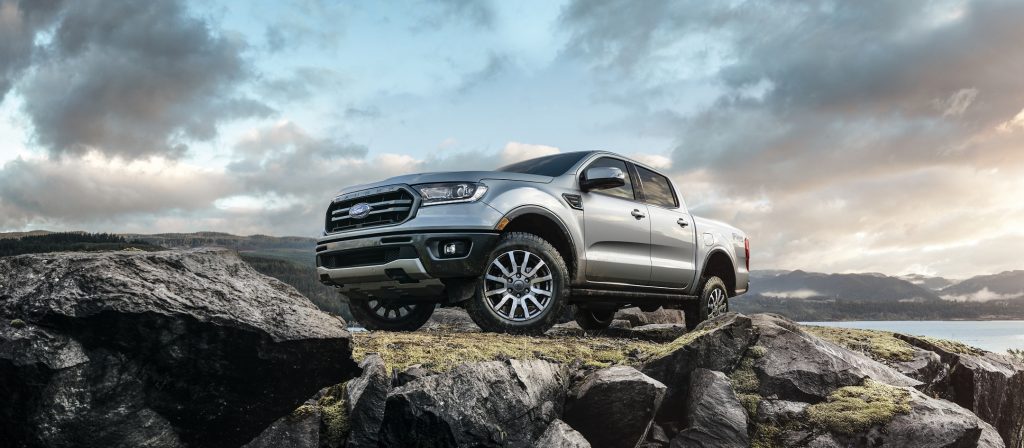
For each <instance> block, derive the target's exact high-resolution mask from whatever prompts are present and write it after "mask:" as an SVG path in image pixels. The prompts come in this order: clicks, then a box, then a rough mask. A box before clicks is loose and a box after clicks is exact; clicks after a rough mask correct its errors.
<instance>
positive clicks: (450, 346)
mask: <svg viewBox="0 0 1024 448" xmlns="http://www.w3.org/2000/svg"><path fill="white" fill-rule="evenodd" d="M353 339H354V340H355V341H354V342H355V349H354V351H353V357H354V358H355V359H356V360H357V361H361V360H362V359H363V358H365V357H366V356H367V355H368V354H370V353H377V354H379V355H380V357H381V358H382V359H383V360H384V362H385V364H387V365H388V367H389V368H390V369H392V370H393V371H402V370H405V369H406V368H408V367H409V366H412V365H416V364H419V365H421V366H422V367H423V368H425V369H428V370H432V371H436V372H444V371H448V370H451V369H452V368H454V367H455V366H457V365H459V364H464V363H469V362H481V361H496V360H506V359H520V360H530V359H541V360H545V361H551V362H556V363H563V364H570V363H573V362H575V361H578V362H580V363H582V365H583V366H585V367H596V368H603V367H609V366H612V365H618V364H637V363H639V362H640V361H641V360H642V359H643V358H644V357H645V356H646V355H645V354H646V353H649V352H650V351H652V350H655V349H656V348H658V347H659V346H660V344H657V343H653V342H646V341H639V340H633V339H621V338H603V337H568V336H536V337H535V336H516V335H508V334H496V333H449V332H443V331H432V332H415V333H406V332H386V331H374V332H363V333H355V334H353Z"/></svg>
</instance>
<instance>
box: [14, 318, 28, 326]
mask: <svg viewBox="0 0 1024 448" xmlns="http://www.w3.org/2000/svg"><path fill="white" fill-rule="evenodd" d="M25 325H27V324H26V323H25V321H23V320H21V319H13V320H11V326H12V327H14V328H25Z"/></svg>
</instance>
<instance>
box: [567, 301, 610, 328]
mask: <svg viewBox="0 0 1024 448" xmlns="http://www.w3.org/2000/svg"><path fill="white" fill-rule="evenodd" d="M575 315H576V316H575V317H576V323H577V324H579V326H580V328H582V329H584V330H591V331H601V330H607V329H608V327H609V326H610V325H611V324H612V320H614V319H615V310H607V309H605V310H602V309H591V308H584V307H576V313H575Z"/></svg>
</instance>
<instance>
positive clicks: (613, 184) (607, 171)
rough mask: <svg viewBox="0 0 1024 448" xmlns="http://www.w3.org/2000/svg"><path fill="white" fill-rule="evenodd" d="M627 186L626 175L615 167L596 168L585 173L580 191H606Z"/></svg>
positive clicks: (581, 180)
mask: <svg viewBox="0 0 1024 448" xmlns="http://www.w3.org/2000/svg"><path fill="white" fill-rule="evenodd" d="M623 185H626V173H623V172H622V170H620V169H618V168H614V167H606V166H601V167H594V168H589V169H587V170H586V171H584V172H583V178H582V179H580V189H581V190H583V191H590V190H605V189H608V188H618V187H621V186H623Z"/></svg>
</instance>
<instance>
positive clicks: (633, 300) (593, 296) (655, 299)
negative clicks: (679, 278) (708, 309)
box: [569, 288, 697, 305]
mask: <svg viewBox="0 0 1024 448" xmlns="http://www.w3.org/2000/svg"><path fill="white" fill-rule="evenodd" d="M569 300H570V301H571V302H586V303H615V304H632V305H647V304H650V305H655V304H657V305H672V304H681V303H683V302H689V301H692V300H697V296H691V295H686V294H672V293H662V292H638V291H620V290H613V289H590V288H573V289H572V297H571V298H570V299H569Z"/></svg>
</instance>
